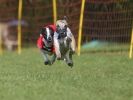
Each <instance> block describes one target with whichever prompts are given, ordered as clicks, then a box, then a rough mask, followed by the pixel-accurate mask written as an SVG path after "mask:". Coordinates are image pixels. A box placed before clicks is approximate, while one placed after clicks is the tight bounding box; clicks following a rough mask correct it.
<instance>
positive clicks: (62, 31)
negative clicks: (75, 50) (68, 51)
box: [56, 19, 68, 38]
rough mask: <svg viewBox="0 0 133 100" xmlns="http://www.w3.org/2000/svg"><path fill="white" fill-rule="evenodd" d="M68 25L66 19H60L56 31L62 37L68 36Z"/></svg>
mask: <svg viewBox="0 0 133 100" xmlns="http://www.w3.org/2000/svg"><path fill="white" fill-rule="evenodd" d="M67 27H68V24H67V21H66V20H65V19H63V20H58V21H57V22H56V31H57V33H58V34H59V36H60V37H61V38H64V37H66V36H67Z"/></svg>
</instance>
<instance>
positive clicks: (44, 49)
mask: <svg viewBox="0 0 133 100" xmlns="http://www.w3.org/2000/svg"><path fill="white" fill-rule="evenodd" d="M55 30H56V27H55V25H48V26H46V27H43V28H42V29H41V30H40V37H39V38H38V40H37V47H38V48H39V49H40V51H41V53H42V55H43V57H44V64H45V65H52V64H53V63H54V62H55V60H56V55H55V49H54V43H53V42H54V40H53V36H54V32H55ZM50 58H51V59H50Z"/></svg>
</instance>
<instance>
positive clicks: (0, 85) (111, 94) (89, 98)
mask: <svg viewBox="0 0 133 100" xmlns="http://www.w3.org/2000/svg"><path fill="white" fill-rule="evenodd" d="M74 62H75V64H74V67H73V68H70V67H68V66H67V65H66V64H65V63H64V62H62V61H57V62H56V63H55V64H54V65H53V66H45V65H43V59H42V57H41V55H40V53H39V51H38V50H37V49H34V48H33V49H32V48H31V49H25V50H23V52H22V55H17V54H16V53H10V52H7V53H6V54H4V55H3V56H0V100H133V59H129V58H128V53H127V52H123V53H84V54H82V55H81V56H80V57H78V56H76V55H75V56H74Z"/></svg>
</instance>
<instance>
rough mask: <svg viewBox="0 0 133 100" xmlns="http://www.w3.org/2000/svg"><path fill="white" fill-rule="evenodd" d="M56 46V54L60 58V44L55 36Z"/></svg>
mask: <svg viewBox="0 0 133 100" xmlns="http://www.w3.org/2000/svg"><path fill="white" fill-rule="evenodd" d="M54 47H55V54H56V57H57V59H58V60H60V59H61V53H60V45H59V41H58V39H57V38H55V37H54Z"/></svg>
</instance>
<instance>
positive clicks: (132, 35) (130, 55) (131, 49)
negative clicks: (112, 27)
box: [129, 27, 133, 59]
mask: <svg viewBox="0 0 133 100" xmlns="http://www.w3.org/2000/svg"><path fill="white" fill-rule="evenodd" d="M132 52H133V27H132V33H131V43H130V51H129V58H130V59H131V58H132Z"/></svg>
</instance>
